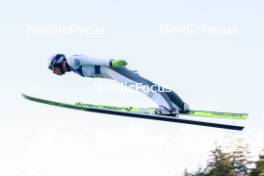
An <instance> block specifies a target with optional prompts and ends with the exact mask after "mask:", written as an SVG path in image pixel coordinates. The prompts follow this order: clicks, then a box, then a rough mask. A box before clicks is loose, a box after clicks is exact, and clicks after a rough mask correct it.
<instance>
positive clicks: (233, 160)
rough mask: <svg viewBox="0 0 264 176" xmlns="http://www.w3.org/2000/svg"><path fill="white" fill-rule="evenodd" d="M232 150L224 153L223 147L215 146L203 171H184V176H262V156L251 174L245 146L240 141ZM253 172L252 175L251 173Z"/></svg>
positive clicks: (263, 163)
mask: <svg viewBox="0 0 264 176" xmlns="http://www.w3.org/2000/svg"><path fill="white" fill-rule="evenodd" d="M235 144H236V145H235V146H231V149H232V150H228V152H226V151H225V150H224V149H223V147H221V146H216V147H215V149H214V150H212V151H211V155H210V158H209V160H208V162H207V165H206V167H205V168H204V169H201V168H200V169H199V170H198V171H196V172H195V173H188V172H187V170H185V174H184V175H185V176H261V174H263V175H262V176H264V155H261V156H260V159H259V161H257V162H256V169H254V170H253V171H252V172H251V169H250V168H249V166H250V165H252V162H250V160H249V158H250V157H249V151H248V146H247V144H243V142H242V141H236V142H235ZM253 172H254V173H253Z"/></svg>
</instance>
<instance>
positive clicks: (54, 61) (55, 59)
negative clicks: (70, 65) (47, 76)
mask: <svg viewBox="0 0 264 176" xmlns="http://www.w3.org/2000/svg"><path fill="white" fill-rule="evenodd" d="M65 59H66V56H65V55H64V54H55V55H54V56H52V57H51V58H50V61H49V69H51V70H53V69H54V67H60V66H61V64H62V63H63V61H64V60H65Z"/></svg>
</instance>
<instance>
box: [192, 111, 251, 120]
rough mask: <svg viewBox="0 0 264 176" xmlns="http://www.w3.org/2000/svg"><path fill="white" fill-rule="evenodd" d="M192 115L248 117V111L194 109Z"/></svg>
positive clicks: (226, 117) (228, 117)
mask: <svg viewBox="0 0 264 176" xmlns="http://www.w3.org/2000/svg"><path fill="white" fill-rule="evenodd" d="M191 114H192V115H194V116H200V117H212V118H225V119H241V120H243V119H247V118H248V114H246V113H229V112H215V111H192V112H191Z"/></svg>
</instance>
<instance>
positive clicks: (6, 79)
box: [0, 0, 264, 176]
mask: <svg viewBox="0 0 264 176" xmlns="http://www.w3.org/2000/svg"><path fill="white" fill-rule="evenodd" d="M263 5H264V4H263V2H262V1H260V0H259V1H254V0H253V1H238V0H235V1H228V0H224V1H208V0H204V1H195V0H186V1H178V0H177V1H169V0H165V1H155V2H153V1H150V0H146V1H138V0H136V1H120V0H111V1H105V0H99V1H90V0H88V1H80V0H76V1H70V2H65V1H51V0H47V1H43V2H38V1H32V0H27V1H8V2H5V3H2V5H1V10H0V14H1V15H0V19H1V22H2V26H1V29H0V36H1V41H0V45H1V48H2V50H1V56H2V58H1V63H2V67H1V71H0V72H1V74H0V78H1V92H0V95H1V102H2V103H1V105H2V110H1V116H0V130H1V131H0V149H1V150H0V156H1V157H0V165H1V166H2V167H3V168H2V169H1V171H0V173H1V175H7V176H8V175H10V176H11V175H19V176H24V175H27V176H29V175H30V174H31V175H34V176H36V175H40V176H46V175H49V176H50V175H54V176H55V175H66V176H67V175H73V174H78V175H80V176H82V175H95V176H99V175H116V176H118V175H153V176H156V175H157V176H159V175H163V176H164V175H166V176H175V175H176V176H178V175H180V174H181V173H182V171H183V170H184V168H186V167H187V168H190V169H195V168H197V167H198V166H199V165H203V164H204V163H203V162H204V161H206V159H207V155H208V152H209V150H210V149H211V148H212V147H213V146H214V143H215V142H216V141H218V143H227V142H228V140H229V138H233V137H234V136H240V137H243V138H246V139H247V140H248V141H249V142H250V144H251V147H252V151H256V150H257V149H258V148H259V146H261V145H262V146H263V145H264V138H263V135H262V134H263V125H264V120H263V118H264V111H263V108H262V106H263V103H264V102H263V98H264V96H263V89H264V83H263V78H262V77H263V75H264V74H263V72H264V71H263V65H264V61H263V56H264V54H263V49H262V45H263V44H262V43H263V39H264V35H263V31H264V25H263V17H264V13H263V8H262V7H263ZM54 24H62V25H64V26H67V25H79V26H104V27H105V28H106V30H107V31H106V33H105V34H104V35H100V36H96V35H95V36H79V35H76V34H75V35H71V36H52V35H48V36H46V35H35V36H34V35H28V25H39V26H52V25H54ZM161 24H163V25H171V26H184V25H187V24H193V25H197V26H201V25H210V26H229V27H230V26H237V27H238V33H237V34H235V35H221V36H211V35H209V34H206V35H202V36H197V35H194V36H183V35H161V34H160V25H161ZM56 52H63V53H65V54H67V55H71V54H87V55H93V56H97V57H106V58H107V57H121V58H126V59H127V61H128V63H129V67H130V68H132V69H137V70H138V71H139V73H140V74H141V75H143V76H144V77H146V78H149V79H150V80H152V81H154V82H157V83H159V84H162V85H169V87H173V89H175V91H176V92H178V94H179V95H181V96H182V97H183V99H184V100H186V101H187V102H188V103H189V104H190V107H191V108H195V109H208V110H219V111H231V112H232V111H234V112H248V113H249V114H250V119H249V120H248V122H247V126H246V129H245V130H244V131H243V132H241V133H234V132H229V131H224V130H218V129H209V128H203V127H194V126H189V125H180V124H170V123H164V122H155V121H148V120H138V119H130V118H125V119H121V118H117V117H112V116H104V115H97V114H92V113H86V112H77V111H72V110H66V109H60V108H54V107H48V106H45V105H40V104H34V103H32V102H27V101H25V100H24V99H22V98H21V96H20V94H21V93H26V94H29V95H33V96H38V97H43V98H50V99H55V100H61V101H68V102H74V101H79V100H80V101H85V102H91V103H93V102H94V103H106V104H117V105H123V104H125V105H139V106H150V105H153V103H152V102H151V101H150V100H148V99H147V98H146V97H145V96H144V95H141V94H139V93H130V94H126V93H119V94H118V93H112V94H109V93H99V92H94V91H93V90H92V89H91V87H92V85H94V84H96V83H98V82H103V83H105V84H114V82H112V81H106V80H98V79H96V80H94V79H89V78H81V77H79V76H77V75H75V74H67V75H65V76H63V77H58V76H55V75H53V74H52V73H51V72H50V71H49V70H48V69H47V58H48V57H49V56H50V55H52V54H53V53H56ZM254 154H256V152H255V153H254Z"/></svg>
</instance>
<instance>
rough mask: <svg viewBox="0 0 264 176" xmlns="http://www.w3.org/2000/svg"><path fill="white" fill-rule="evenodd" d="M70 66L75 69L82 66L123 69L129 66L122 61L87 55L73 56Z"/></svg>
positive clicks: (70, 59)
mask: <svg viewBox="0 0 264 176" xmlns="http://www.w3.org/2000/svg"><path fill="white" fill-rule="evenodd" d="M67 61H68V63H69V65H70V66H71V67H73V68H75V69H77V68H79V67H80V66H91V65H99V66H111V67H121V66H125V65H127V62H126V61H125V60H122V59H100V58H96V57H88V56H85V55H73V56H70V57H69V58H68V59H67Z"/></svg>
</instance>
